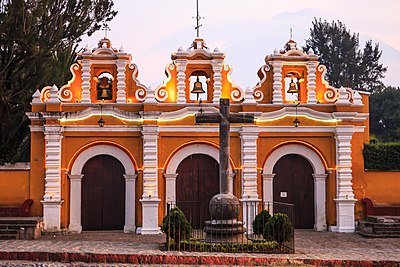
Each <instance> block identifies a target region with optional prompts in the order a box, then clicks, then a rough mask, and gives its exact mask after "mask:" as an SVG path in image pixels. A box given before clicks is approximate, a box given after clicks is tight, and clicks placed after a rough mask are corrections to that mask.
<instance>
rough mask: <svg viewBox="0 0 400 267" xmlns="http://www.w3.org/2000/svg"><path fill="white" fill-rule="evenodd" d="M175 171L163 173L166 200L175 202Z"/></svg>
mask: <svg viewBox="0 0 400 267" xmlns="http://www.w3.org/2000/svg"><path fill="white" fill-rule="evenodd" d="M177 176H178V174H177V173H164V177H165V191H166V192H165V195H166V200H167V201H166V202H167V203H169V202H175V201H176V177H177Z"/></svg>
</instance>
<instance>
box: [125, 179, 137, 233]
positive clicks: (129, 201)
mask: <svg viewBox="0 0 400 267" xmlns="http://www.w3.org/2000/svg"><path fill="white" fill-rule="evenodd" d="M136 177H137V175H136V174H133V175H127V174H124V178H125V226H124V233H130V232H135V229H136V225H135V210H136V209H135V203H136V202H135V199H136V194H135V189H136Z"/></svg>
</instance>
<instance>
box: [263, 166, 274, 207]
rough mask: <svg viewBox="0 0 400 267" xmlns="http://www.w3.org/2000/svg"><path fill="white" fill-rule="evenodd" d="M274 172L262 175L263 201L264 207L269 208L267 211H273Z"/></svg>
mask: <svg viewBox="0 0 400 267" xmlns="http://www.w3.org/2000/svg"><path fill="white" fill-rule="evenodd" d="M274 176H275V174H274V173H264V174H263V175H262V177H263V201H264V209H267V210H269V213H270V214H272V213H273V205H272V204H273V203H272V202H273V201H274Z"/></svg>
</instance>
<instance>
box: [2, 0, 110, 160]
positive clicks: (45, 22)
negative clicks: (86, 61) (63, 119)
mask: <svg viewBox="0 0 400 267" xmlns="http://www.w3.org/2000/svg"><path fill="white" fill-rule="evenodd" d="M112 7H113V1H112V0H0V163H2V162H3V163H4V162H13V161H16V160H20V159H21V157H22V158H23V159H24V160H28V159H27V158H26V156H27V155H28V154H29V153H27V152H26V149H24V147H25V148H26V147H28V148H29V145H27V142H28V141H29V127H28V126H29V121H28V119H27V118H26V116H25V115H24V114H25V112H26V111H29V109H30V101H31V96H32V94H33V92H34V91H35V90H37V89H39V88H42V87H43V86H45V85H49V84H50V85H51V84H53V83H55V84H57V85H59V86H61V85H63V84H65V83H66V82H67V80H68V78H69V77H67V76H65V75H61V74H60V73H69V65H68V66H67V64H70V63H71V60H75V59H76V53H75V52H76V45H75V44H76V43H78V42H79V41H80V40H81V37H82V36H83V35H85V34H88V35H91V34H93V33H94V32H96V31H98V30H99V29H100V27H101V24H102V23H105V22H107V21H110V20H112V19H113V18H114V17H115V15H116V14H117V12H116V11H114V10H112ZM23 154H25V157H23Z"/></svg>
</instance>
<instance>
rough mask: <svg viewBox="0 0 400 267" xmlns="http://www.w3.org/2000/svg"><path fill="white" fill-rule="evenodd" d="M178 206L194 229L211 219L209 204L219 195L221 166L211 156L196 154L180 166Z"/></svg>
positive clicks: (177, 191)
mask: <svg viewBox="0 0 400 267" xmlns="http://www.w3.org/2000/svg"><path fill="white" fill-rule="evenodd" d="M177 173H178V177H177V178H176V204H177V206H178V207H179V208H180V209H181V210H182V211H183V212H184V213H185V215H186V218H187V219H188V220H189V222H190V223H191V224H192V226H193V227H194V228H201V227H203V223H204V221H205V220H209V219H210V215H209V211H208V204H209V203H210V200H211V198H212V197H213V196H215V195H216V194H218V193H219V164H218V162H217V161H216V160H215V159H213V158H212V157H210V156H207V155H203V154H194V155H191V156H189V157H187V158H185V159H184V160H183V161H182V162H181V163H180V164H179V166H178V170H177Z"/></svg>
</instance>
